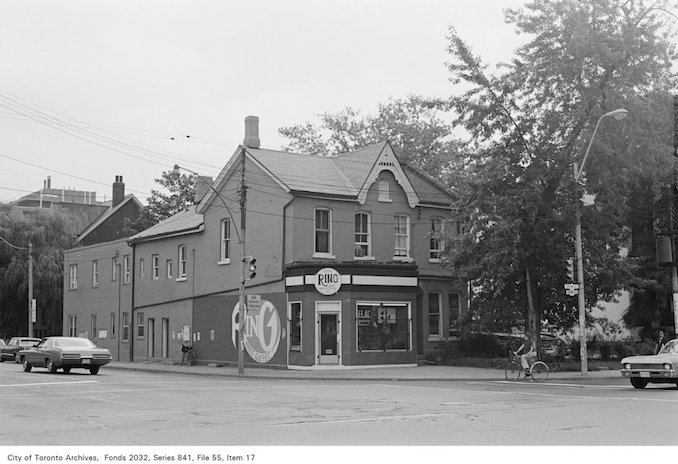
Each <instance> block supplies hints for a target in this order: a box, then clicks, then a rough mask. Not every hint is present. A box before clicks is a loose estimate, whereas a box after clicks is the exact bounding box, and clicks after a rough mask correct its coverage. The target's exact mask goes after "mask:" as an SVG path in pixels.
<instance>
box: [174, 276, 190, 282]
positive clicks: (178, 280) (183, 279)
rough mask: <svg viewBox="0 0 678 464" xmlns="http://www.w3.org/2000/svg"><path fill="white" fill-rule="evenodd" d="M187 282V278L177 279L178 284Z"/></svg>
mask: <svg viewBox="0 0 678 464" xmlns="http://www.w3.org/2000/svg"><path fill="white" fill-rule="evenodd" d="M187 280H188V278H187V277H177V282H186V281H187Z"/></svg>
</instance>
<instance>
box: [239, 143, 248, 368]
mask: <svg viewBox="0 0 678 464" xmlns="http://www.w3.org/2000/svg"><path fill="white" fill-rule="evenodd" d="M245 154H246V150H245V147H244V146H243V147H242V151H241V155H242V166H241V168H240V245H241V256H240V265H241V277H240V290H239V292H238V374H239V375H243V374H245V279H246V278H247V274H246V272H247V263H246V262H245V261H246V259H245V229H246V223H247V219H246V216H245V215H246V212H247V186H246V185H245Z"/></svg>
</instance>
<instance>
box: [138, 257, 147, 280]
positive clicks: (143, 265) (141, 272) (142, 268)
mask: <svg viewBox="0 0 678 464" xmlns="http://www.w3.org/2000/svg"><path fill="white" fill-rule="evenodd" d="M145 274H146V263H145V262H144V258H139V278H140V279H143V278H144V275H145Z"/></svg>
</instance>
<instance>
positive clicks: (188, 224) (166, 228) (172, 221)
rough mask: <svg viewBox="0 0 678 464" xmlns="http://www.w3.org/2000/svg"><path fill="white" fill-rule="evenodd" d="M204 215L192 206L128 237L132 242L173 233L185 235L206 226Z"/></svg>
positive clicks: (199, 230)
mask: <svg viewBox="0 0 678 464" xmlns="http://www.w3.org/2000/svg"><path fill="white" fill-rule="evenodd" d="M204 223H205V221H204V218H203V215H202V214H200V213H198V212H196V207H195V206H192V207H190V208H189V209H187V210H184V211H180V212H178V213H176V214H174V215H172V216H170V217H169V218H167V219H165V220H164V221H161V222H159V223H157V224H156V225H154V226H153V227H149V228H148V229H146V230H144V231H142V232H139V233H138V234H136V235H133V236H132V237H130V238H129V239H128V242H130V243H138V242H145V241H150V240H155V239H159V238H164V237H169V236H172V235H185V234H190V233H196V232H201V231H202V230H203V228H204Z"/></svg>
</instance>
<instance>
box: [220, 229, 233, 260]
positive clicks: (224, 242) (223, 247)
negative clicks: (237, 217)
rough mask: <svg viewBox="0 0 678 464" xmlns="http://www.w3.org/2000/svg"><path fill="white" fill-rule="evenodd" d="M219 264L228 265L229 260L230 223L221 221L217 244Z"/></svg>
mask: <svg viewBox="0 0 678 464" xmlns="http://www.w3.org/2000/svg"><path fill="white" fill-rule="evenodd" d="M219 247H220V250H219V262H222V263H228V262H230V259H231V221H230V219H222V220H221V239H220V242H219Z"/></svg>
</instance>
